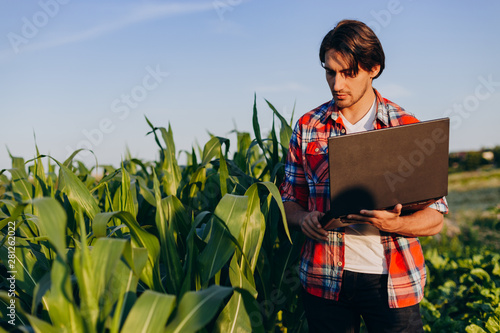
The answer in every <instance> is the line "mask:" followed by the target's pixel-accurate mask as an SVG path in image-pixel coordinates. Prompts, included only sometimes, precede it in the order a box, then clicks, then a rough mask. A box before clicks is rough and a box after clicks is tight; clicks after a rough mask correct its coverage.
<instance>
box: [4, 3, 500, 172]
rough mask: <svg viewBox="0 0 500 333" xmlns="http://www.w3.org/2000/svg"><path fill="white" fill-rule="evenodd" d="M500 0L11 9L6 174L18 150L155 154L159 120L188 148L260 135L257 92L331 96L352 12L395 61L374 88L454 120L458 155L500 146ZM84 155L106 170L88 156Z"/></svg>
mask: <svg viewBox="0 0 500 333" xmlns="http://www.w3.org/2000/svg"><path fill="white" fill-rule="evenodd" d="M499 14H500V2H498V1H474V2H472V1H441V2H437V1H426V0H413V1H411V0H389V1H367V0H365V1H349V2H348V1H319V0H312V1H307V2H306V1H304V0H295V1H294V0H289V1H284V0H273V1H257V0H254V1H243V0H208V1H183V2H181V1H177V2H176V1H123V0H122V1H77V0H40V1H12V0H2V1H0V73H1V74H0V87H1V92H0V96H1V103H0V112H1V115H2V125H3V126H2V130H1V131H0V169H3V168H9V167H10V158H9V155H8V152H7V148H6V147H8V148H9V150H10V151H11V153H12V154H13V155H15V156H22V157H24V158H25V159H30V158H33V157H34V156H35V139H34V134H35V135H36V142H37V145H38V148H39V150H40V153H42V154H50V155H51V156H53V157H54V158H56V159H58V160H61V161H63V160H64V159H65V158H67V157H68V156H69V155H70V152H71V151H73V150H75V149H77V148H90V149H92V150H93V151H94V153H95V155H96V156H97V159H98V161H99V164H113V165H114V166H118V165H119V163H120V160H121V159H122V158H123V156H124V155H125V151H126V147H128V148H129V150H130V152H131V153H132V155H133V156H134V157H138V158H141V159H146V160H153V159H155V158H157V156H158V151H157V146H156V144H155V142H154V139H153V137H151V136H146V133H147V132H148V131H149V127H148V125H147V123H146V121H145V119H144V116H147V117H148V118H149V119H150V120H151V121H152V122H153V124H155V125H156V126H164V127H167V126H168V124H169V123H170V124H171V126H172V129H173V132H174V139H175V142H176V145H177V150H191V147H192V146H193V145H194V144H196V143H198V144H199V145H204V144H205V142H206V141H207V140H208V138H209V136H208V134H207V132H208V131H210V133H213V134H215V135H218V136H224V137H228V138H230V139H231V140H232V144H233V145H236V142H235V140H234V139H235V136H234V134H231V133H230V132H231V131H232V130H233V129H235V128H237V129H238V130H240V131H249V132H251V131H252V127H251V119H252V105H253V98H254V93H256V94H257V101H258V104H257V105H258V110H259V117H260V120H261V127H262V129H263V130H268V129H269V128H270V126H271V123H272V113H271V111H270V110H269V108H268V107H267V106H266V105H265V101H264V98H265V99H268V100H269V101H270V102H271V103H273V104H274V105H275V106H276V108H277V109H278V110H279V111H280V112H281V113H282V114H283V115H284V116H285V117H287V118H290V116H291V111H292V108H293V105H294V103H295V104H296V111H295V118H294V119H295V120H296V119H297V118H298V116H300V115H301V114H303V113H305V112H307V111H309V110H311V109H313V108H314V107H316V106H318V105H320V104H322V103H324V102H326V101H328V100H329V99H331V94H330V92H329V90H328V87H327V85H326V81H325V78H324V70H323V69H322V68H321V66H320V63H319V60H318V48H319V45H320V43H321V40H322V38H323V36H324V35H325V34H326V33H327V32H328V31H329V30H330V29H331V28H333V27H334V26H335V24H336V23H337V22H338V21H340V20H341V19H344V18H351V19H358V20H361V21H364V22H366V23H367V24H369V25H370V26H371V27H372V28H373V29H374V30H375V32H376V33H377V34H378V36H379V38H380V40H381V42H382V45H383V47H384V50H385V54H386V69H385V71H384V73H383V74H382V76H381V77H380V78H378V79H377V80H375V81H374V87H375V88H377V89H378V90H379V91H380V92H381V93H382V95H383V96H384V97H386V98H389V99H390V100H392V101H394V102H396V103H398V104H399V105H401V106H403V107H404V108H405V109H406V110H408V111H410V112H412V113H414V114H415V115H416V116H417V117H418V118H420V119H421V120H428V119H433V118H440V117H444V116H448V117H450V118H451V129H452V130H451V142H450V150H451V151H459V150H468V149H480V148H482V147H492V146H495V145H500V134H499V133H500V132H499V130H498V123H500V112H498V105H499V104H500V65H499V61H498V55H499V54H500V43H499V42H500V40H499V39H500V37H499V33H500V20H498V15H499ZM78 156H79V158H80V160H82V161H84V162H85V163H86V164H88V165H92V164H94V163H95V162H94V158H93V157H92V156H91V155H90V154H88V153H87V154H85V153H80V154H79V155H78Z"/></svg>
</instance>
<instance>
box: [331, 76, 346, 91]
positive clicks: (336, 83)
mask: <svg viewBox="0 0 500 333" xmlns="http://www.w3.org/2000/svg"><path fill="white" fill-rule="evenodd" d="M344 86H345V77H344V75H342V74H341V73H337V74H336V75H335V78H334V79H333V90H334V91H341V90H342V89H344Z"/></svg>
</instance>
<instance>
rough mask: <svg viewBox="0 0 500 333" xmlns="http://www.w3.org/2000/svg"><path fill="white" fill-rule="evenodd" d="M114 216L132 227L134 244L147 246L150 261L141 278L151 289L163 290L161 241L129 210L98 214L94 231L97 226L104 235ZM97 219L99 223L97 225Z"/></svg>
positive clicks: (99, 232) (100, 234) (100, 233)
mask: <svg viewBox="0 0 500 333" xmlns="http://www.w3.org/2000/svg"><path fill="white" fill-rule="evenodd" d="M112 218H117V219H119V220H120V221H122V222H123V223H124V224H125V225H126V226H127V227H128V228H129V229H130V234H131V240H132V245H133V246H134V247H141V248H146V249H147V251H148V262H147V264H146V267H145V268H144V271H143V272H142V274H141V280H143V281H144V282H145V283H146V284H147V285H148V286H149V287H150V288H151V289H154V290H157V291H163V287H162V286H161V283H160V273H159V266H158V265H159V259H160V257H159V255H160V243H159V241H158V238H156V237H155V236H154V235H152V234H150V233H148V232H147V231H145V230H144V229H143V228H142V227H141V226H140V225H139V223H137V221H136V219H135V218H134V217H133V216H132V215H131V214H130V213H129V212H108V213H99V214H97V215H96V219H95V220H94V226H93V228H94V232H95V230H96V228H97V230H99V231H98V234H99V236H102V235H103V231H102V230H105V229H106V225H107V223H109V221H110V220H111V219H112ZM96 221H97V223H98V225H97V226H96Z"/></svg>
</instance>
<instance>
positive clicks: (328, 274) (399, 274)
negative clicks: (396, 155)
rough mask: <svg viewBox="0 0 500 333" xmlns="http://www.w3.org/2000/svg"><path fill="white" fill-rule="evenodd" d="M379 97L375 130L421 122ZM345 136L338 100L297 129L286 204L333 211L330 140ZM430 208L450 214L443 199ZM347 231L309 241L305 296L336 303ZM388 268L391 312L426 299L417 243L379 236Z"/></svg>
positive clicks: (305, 253)
mask: <svg viewBox="0 0 500 333" xmlns="http://www.w3.org/2000/svg"><path fill="white" fill-rule="evenodd" d="M375 94H376V97H377V115H376V119H375V124H374V125H375V129H380V128H384V127H393V126H399V125H403V124H410V123H415V122H418V119H416V118H415V117H414V116H412V115H410V114H409V113H407V112H406V111H404V110H403V109H402V108H401V107H400V106H398V105H396V104H394V103H392V102H391V101H389V100H387V99H385V98H382V96H381V95H380V94H379V93H378V92H377V91H376V90H375ZM343 134H345V127H344V124H343V123H342V118H341V117H339V112H338V110H337V107H336V106H335V104H334V102H333V100H332V101H330V102H328V103H325V104H323V105H321V106H319V107H318V108H316V109H314V110H312V111H310V112H308V113H306V114H305V115H304V116H302V117H301V118H300V119H299V120H298V122H297V125H296V126H295V129H294V132H293V135H292V138H291V141H290V149H289V152H288V157H287V162H286V166H285V180H284V182H283V184H282V185H281V196H282V199H283V201H293V202H296V203H298V204H299V205H301V206H302V207H304V209H306V210H308V211H313V210H317V211H320V212H326V211H328V210H329V209H330V193H329V174H328V154H327V140H328V138H329V137H330V136H337V135H343ZM430 207H432V208H434V209H437V210H438V211H440V212H441V213H447V212H448V206H447V204H446V200H445V199H444V198H442V199H440V200H439V201H437V202H436V203H434V204H433V205H431V206H430ZM344 232H345V228H338V229H335V230H331V231H329V237H328V241H327V242H316V241H314V240H313V239H310V238H307V239H306V241H305V243H304V245H303V247H302V255H301V260H300V269H299V275H300V280H301V282H302V285H303V286H304V288H305V290H306V291H307V292H308V293H310V294H312V295H315V296H319V297H323V298H327V299H333V300H337V299H338V296H339V292H340V286H341V284H342V272H343V270H344V268H343V267H344V250H345V247H344V238H345V237H344V236H345V234H344ZM380 236H381V241H382V244H383V247H384V251H385V258H386V261H387V268H388V274H389V275H388V283H387V291H388V294H389V306H390V307H391V308H400V307H406V306H410V305H414V304H417V303H418V302H420V300H421V299H422V297H423V295H424V285H425V278H426V275H425V262H424V256H423V253H422V248H421V247H420V242H419V241H418V239H417V238H416V237H403V236H401V235H397V234H391V233H387V232H383V231H381V232H380Z"/></svg>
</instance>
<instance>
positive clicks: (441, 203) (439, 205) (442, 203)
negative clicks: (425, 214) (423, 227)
mask: <svg viewBox="0 0 500 333" xmlns="http://www.w3.org/2000/svg"><path fill="white" fill-rule="evenodd" d="M429 207H430V208H433V209H435V210H437V211H438V212H440V213H442V214H448V211H449V209H448V202H446V198H445V197H442V198H441V199H439V200H438V201H436V202H434V203H433V204H432V205H430V206H429Z"/></svg>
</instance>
